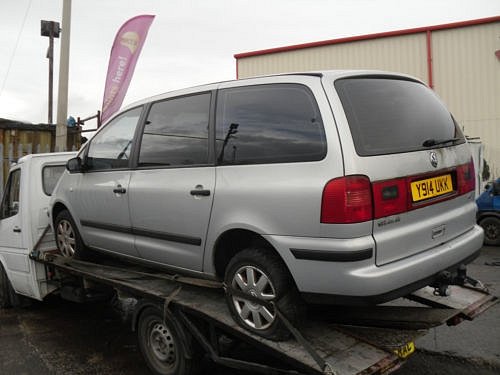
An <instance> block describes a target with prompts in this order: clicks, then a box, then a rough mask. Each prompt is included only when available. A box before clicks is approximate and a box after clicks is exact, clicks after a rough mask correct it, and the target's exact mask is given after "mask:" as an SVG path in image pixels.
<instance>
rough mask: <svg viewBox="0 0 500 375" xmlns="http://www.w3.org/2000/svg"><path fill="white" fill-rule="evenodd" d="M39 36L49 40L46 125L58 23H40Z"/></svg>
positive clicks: (50, 103) (50, 102) (50, 116)
mask: <svg viewBox="0 0 500 375" xmlns="http://www.w3.org/2000/svg"><path fill="white" fill-rule="evenodd" d="M40 29H41V35H42V36H47V37H48V38H49V49H48V50H47V58H48V59H49V115H48V117H49V118H48V123H49V124H52V98H53V87H54V83H53V81H54V38H59V33H60V31H61V29H60V28H59V22H54V21H43V20H42V21H41V23H40Z"/></svg>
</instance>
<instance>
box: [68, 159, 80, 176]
mask: <svg viewBox="0 0 500 375" xmlns="http://www.w3.org/2000/svg"><path fill="white" fill-rule="evenodd" d="M66 169H67V170H68V171H69V173H79V172H83V167H82V159H81V158H80V157H76V158H72V159H69V160H68V162H67V163H66Z"/></svg>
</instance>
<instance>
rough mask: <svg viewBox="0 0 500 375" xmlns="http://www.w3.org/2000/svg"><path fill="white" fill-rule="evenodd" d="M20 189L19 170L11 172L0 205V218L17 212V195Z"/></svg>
mask: <svg viewBox="0 0 500 375" xmlns="http://www.w3.org/2000/svg"><path fill="white" fill-rule="evenodd" d="M20 191H21V170H20V169H17V170H15V171H13V172H11V174H10V176H9V180H8V181H7V185H6V187H5V193H4V196H3V199H2V206H1V207H0V219H5V218H8V217H11V216H14V215H17V213H18V212H19V195H20Z"/></svg>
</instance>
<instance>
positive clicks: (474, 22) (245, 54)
mask: <svg viewBox="0 0 500 375" xmlns="http://www.w3.org/2000/svg"><path fill="white" fill-rule="evenodd" d="M497 21H500V16H494V17H488V18H480V19H475V20H469V21H460V22H453V23H446V24H442V25H435V26H425V27H417V28H414V29H405V30H396V31H388V32H383V33H376V34H367V35H359V36H351V37H346V38H339V39H330V40H322V41H319V42H312V43H304V44H295V45H291V46H285V47H277V48H269V49H263V50H260V51H252V52H243V53H238V54H235V55H234V58H235V59H241V58H245V57H252V56H261V55H268V54H271V53H278V52H288V51H296V50H300V49H305V48H313V47H321V46H328V45H332V44H341V43H349V42H357V41H361V40H369V39H378V38H387V37H391V36H400V35H408V34H417V33H423V32H428V31H436V30H446V29H455V28H459V27H465V26H474V25H482V24H485V23H493V22H497Z"/></svg>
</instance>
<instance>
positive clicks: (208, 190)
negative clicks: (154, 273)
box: [129, 92, 215, 271]
mask: <svg viewBox="0 0 500 375" xmlns="http://www.w3.org/2000/svg"><path fill="white" fill-rule="evenodd" d="M211 98H212V95H211V93H210V92H205V93H201V94H195V95H188V96H182V97H177V98H170V99H167V100H163V101H158V102H155V103H153V104H152V106H151V109H150V111H149V114H148V117H147V120H146V121H145V125H144V129H143V132H142V133H143V134H142V139H141V144H140V148H139V152H138V156H137V158H138V161H137V168H136V169H135V170H134V171H133V172H132V176H131V179H130V185H129V204H130V212H131V220H132V228H133V231H134V233H135V234H136V248H137V250H138V252H139V253H140V255H141V257H143V258H144V259H146V260H149V261H153V262H157V263H161V264H165V265H170V266H175V267H180V268H184V269H189V270H195V271H200V270H201V267H202V261H203V250H204V246H205V238H206V233H207V228H208V222H209V219H210V212H211V209H212V200H213V195H214V186H215V168H214V166H213V163H211V162H210V159H211V157H209V142H208V139H209V137H208V134H209V119H210V115H209V114H210V107H211Z"/></svg>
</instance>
